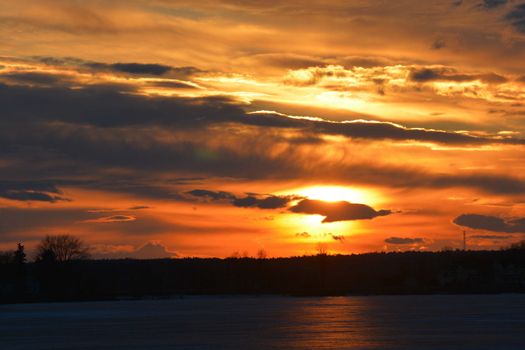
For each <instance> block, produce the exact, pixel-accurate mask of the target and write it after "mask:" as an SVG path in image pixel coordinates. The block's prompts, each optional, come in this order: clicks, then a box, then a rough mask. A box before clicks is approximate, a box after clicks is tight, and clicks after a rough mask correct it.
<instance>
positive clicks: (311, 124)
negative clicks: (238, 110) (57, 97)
mask: <svg viewBox="0 0 525 350" xmlns="http://www.w3.org/2000/svg"><path fill="white" fill-rule="evenodd" d="M244 122H245V123H251V124H253V125H259V126H272V127H280V128H302V129H304V130H308V131H310V132H313V133H318V134H332V135H342V136H346V137H351V138H360V139H376V140H381V139H390V140H400V141H401V140H405V141H408V140H412V141H422V142H425V141H426V142H434V143H443V144H465V145H468V144H484V143H509V144H525V140H521V139H510V138H509V139H490V138H483V137H475V136H470V135H466V134H464V133H456V132H447V131H440V130H426V129H422V128H407V127H404V126H402V125H399V124H394V123H389V122H377V121H366V120H355V121H346V122H333V121H328V120H309V119H295V118H290V117H288V116H286V115H282V114H280V113H277V112H257V113H252V114H249V115H248V118H246V120H245V121H244Z"/></svg>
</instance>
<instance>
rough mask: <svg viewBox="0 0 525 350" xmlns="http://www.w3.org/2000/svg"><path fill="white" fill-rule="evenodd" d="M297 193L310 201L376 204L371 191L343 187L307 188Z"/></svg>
mask: <svg viewBox="0 0 525 350" xmlns="http://www.w3.org/2000/svg"><path fill="white" fill-rule="evenodd" d="M296 193H297V194H298V195H301V196H305V197H307V198H309V199H319V200H322V201H326V202H337V201H347V202H351V203H363V204H371V203H370V202H375V200H374V199H375V198H374V197H375V196H374V194H372V193H371V192H370V191H367V190H362V189H357V188H351V187H343V186H313V187H306V188H302V189H298V190H297V192H296Z"/></svg>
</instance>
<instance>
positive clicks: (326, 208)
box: [289, 199, 392, 223]
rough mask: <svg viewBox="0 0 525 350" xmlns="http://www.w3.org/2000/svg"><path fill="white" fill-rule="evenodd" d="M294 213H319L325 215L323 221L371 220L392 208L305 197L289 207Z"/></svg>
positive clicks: (383, 214) (386, 213) (388, 212)
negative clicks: (375, 207) (377, 209)
mask: <svg viewBox="0 0 525 350" xmlns="http://www.w3.org/2000/svg"><path fill="white" fill-rule="evenodd" d="M289 210H290V211H291V212H293V213H300V214H318V215H322V216H325V218H324V219H323V222H324V223H326V222H335V221H347V220H369V219H373V218H375V217H378V216H385V215H390V214H392V212H391V211H390V210H379V211H376V210H374V209H373V208H371V207H369V206H368V205H365V204H356V203H349V202H346V201H339V202H325V201H321V200H316V199H303V200H301V201H300V202H299V203H297V204H296V205H294V206H293V207H291V208H290V209H289Z"/></svg>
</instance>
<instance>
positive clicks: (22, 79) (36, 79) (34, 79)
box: [0, 72, 72, 86]
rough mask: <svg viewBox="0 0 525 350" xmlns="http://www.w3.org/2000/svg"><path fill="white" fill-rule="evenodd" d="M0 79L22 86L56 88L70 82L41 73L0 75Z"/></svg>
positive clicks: (56, 75)
mask: <svg viewBox="0 0 525 350" xmlns="http://www.w3.org/2000/svg"><path fill="white" fill-rule="evenodd" d="M0 79H2V80H4V81H7V82H10V83H14V84H24V85H43V86H56V85H59V86H60V85H66V84H68V83H70V82H71V81H72V80H71V79H70V78H69V77H67V76H65V75H58V74H50V73H42V72H9V73H5V74H1V73H0Z"/></svg>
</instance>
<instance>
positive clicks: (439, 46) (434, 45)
mask: <svg viewBox="0 0 525 350" xmlns="http://www.w3.org/2000/svg"><path fill="white" fill-rule="evenodd" d="M445 46H446V43H445V40H443V38H437V39H436V40H434V42H433V43H432V48H433V49H434V50H440V49H442V48H444V47H445Z"/></svg>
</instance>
